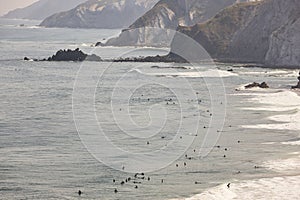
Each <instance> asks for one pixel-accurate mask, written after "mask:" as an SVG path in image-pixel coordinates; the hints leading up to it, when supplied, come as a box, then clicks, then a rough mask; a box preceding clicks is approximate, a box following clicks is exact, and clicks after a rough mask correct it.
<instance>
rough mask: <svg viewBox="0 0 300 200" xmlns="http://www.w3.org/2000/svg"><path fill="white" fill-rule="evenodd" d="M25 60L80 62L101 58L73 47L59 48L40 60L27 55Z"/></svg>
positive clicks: (99, 59)
mask: <svg viewBox="0 0 300 200" xmlns="http://www.w3.org/2000/svg"><path fill="white" fill-rule="evenodd" d="M24 60H25V61H30V60H33V61H75V62H81V61H98V62H100V61H102V59H101V58H100V57H99V56H97V55H95V54H92V55H88V54H85V53H83V52H82V51H81V50H80V49H79V48H77V49H75V50H71V49H68V50H62V49H61V50H59V51H57V52H56V54H55V55H53V56H51V57H49V58H48V59H42V60H38V59H29V58H28V57H25V58H24Z"/></svg>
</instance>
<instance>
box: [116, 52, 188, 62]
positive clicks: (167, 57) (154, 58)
mask: <svg viewBox="0 0 300 200" xmlns="http://www.w3.org/2000/svg"><path fill="white" fill-rule="evenodd" d="M113 62H155V63H157V62H166V63H169V62H175V63H188V61H187V60H185V59H184V58H182V57H180V56H178V55H176V54H174V53H169V54H168V55H165V56H159V55H157V56H147V57H139V58H118V59H114V60H113Z"/></svg>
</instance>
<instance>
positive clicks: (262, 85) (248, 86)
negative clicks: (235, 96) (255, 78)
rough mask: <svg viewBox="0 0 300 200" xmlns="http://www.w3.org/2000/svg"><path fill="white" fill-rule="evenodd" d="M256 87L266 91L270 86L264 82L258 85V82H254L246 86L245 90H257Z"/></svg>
mask: <svg viewBox="0 0 300 200" xmlns="http://www.w3.org/2000/svg"><path fill="white" fill-rule="evenodd" d="M255 87H258V88H264V89H266V88H269V86H268V84H267V83H266V82H262V83H256V82H254V83H251V84H249V85H246V86H245V89H250V88H255Z"/></svg>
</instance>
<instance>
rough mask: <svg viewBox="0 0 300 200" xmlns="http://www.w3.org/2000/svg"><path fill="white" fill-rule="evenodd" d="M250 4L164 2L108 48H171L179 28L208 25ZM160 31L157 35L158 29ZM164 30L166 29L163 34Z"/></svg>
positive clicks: (204, 0) (222, 0) (209, 0)
mask: <svg viewBox="0 0 300 200" xmlns="http://www.w3.org/2000/svg"><path fill="white" fill-rule="evenodd" d="M244 1H247V0H160V1H159V2H158V3H157V4H156V5H155V6H154V7H153V8H152V9H151V10H150V11H148V12H147V13H146V14H145V15H143V16H142V17H140V18H139V19H137V20H136V21H135V22H134V23H133V24H132V25H130V26H129V28H128V29H126V30H124V31H123V32H122V33H121V35H120V36H119V37H117V38H113V39H111V40H109V41H108V42H107V44H106V45H113V46H127V45H141V46H144V45H146V46H169V44H170V42H171V41H172V37H173V31H168V30H166V29H172V30H176V29H177V27H178V25H182V26H183V25H186V26H191V25H194V24H196V23H201V22H205V21H206V20H208V19H210V18H212V17H213V16H214V15H215V14H217V13H218V12H219V11H220V10H222V9H224V8H225V7H228V6H230V5H233V4H235V3H237V2H244ZM147 27H154V28H158V29H157V33H155V30H154V29H151V28H147ZM162 29H165V31H164V30H162Z"/></svg>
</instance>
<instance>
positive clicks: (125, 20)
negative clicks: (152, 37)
mask: <svg viewBox="0 0 300 200" xmlns="http://www.w3.org/2000/svg"><path fill="white" fill-rule="evenodd" d="M157 1H158V0H89V1H87V2H85V3H83V4H80V5H78V6H77V7H76V8H74V9H71V10H69V11H66V12H61V13H57V14H54V15H52V16H50V17H48V18H46V19H45V20H44V21H43V22H42V23H41V24H40V25H41V26H45V27H69V28H125V27H128V26H129V25H130V24H131V23H133V22H134V21H135V20H136V19H137V18H138V17H140V16H142V15H143V14H144V13H145V12H147V11H148V10H150V9H151V8H152V7H153V6H154V5H155V3H157Z"/></svg>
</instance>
